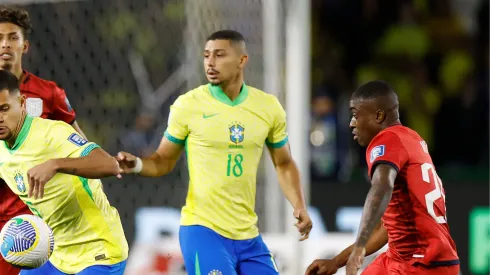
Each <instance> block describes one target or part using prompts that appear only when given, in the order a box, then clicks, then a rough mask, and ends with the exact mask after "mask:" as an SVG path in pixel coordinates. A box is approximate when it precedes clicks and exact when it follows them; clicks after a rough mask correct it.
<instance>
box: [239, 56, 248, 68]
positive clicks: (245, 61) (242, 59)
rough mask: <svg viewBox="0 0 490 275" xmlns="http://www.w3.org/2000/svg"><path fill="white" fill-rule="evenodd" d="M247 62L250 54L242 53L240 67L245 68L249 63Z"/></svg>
mask: <svg viewBox="0 0 490 275" xmlns="http://www.w3.org/2000/svg"><path fill="white" fill-rule="evenodd" d="M247 63H248V55H246V54H242V56H241V57H240V63H239V64H238V67H239V68H240V69H243V68H244V67H245V65H247Z"/></svg>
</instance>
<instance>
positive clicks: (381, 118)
mask: <svg viewBox="0 0 490 275" xmlns="http://www.w3.org/2000/svg"><path fill="white" fill-rule="evenodd" d="M385 119H386V112H385V111H383V110H377V111H376V123H378V124H381V123H382V122H383V121H385Z"/></svg>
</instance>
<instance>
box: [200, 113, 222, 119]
mask: <svg viewBox="0 0 490 275" xmlns="http://www.w3.org/2000/svg"><path fill="white" fill-rule="evenodd" d="M217 115H219V114H211V115H206V114H203V115H202V118H204V119H206V118H210V117H213V116H217Z"/></svg>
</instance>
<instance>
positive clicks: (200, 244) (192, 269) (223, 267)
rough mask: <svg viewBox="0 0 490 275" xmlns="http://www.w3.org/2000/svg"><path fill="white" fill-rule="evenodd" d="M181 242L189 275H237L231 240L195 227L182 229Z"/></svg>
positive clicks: (183, 227) (204, 228) (209, 230)
mask: <svg viewBox="0 0 490 275" xmlns="http://www.w3.org/2000/svg"><path fill="white" fill-rule="evenodd" d="M179 241H180V249H181V250H182V256H183V257H184V265H185V268H186V271H187V274H190V275H194V274H203V275H204V274H213V275H214V274H226V275H228V274H230V275H236V274H237V273H236V258H235V257H234V255H233V253H232V249H233V245H232V241H231V240H228V239H225V238H223V237H222V236H220V235H219V234H217V233H216V232H214V231H212V230H211V229H208V228H206V227H203V226H194V225H193V226H181V227H180V230H179ZM213 271H214V273H213Z"/></svg>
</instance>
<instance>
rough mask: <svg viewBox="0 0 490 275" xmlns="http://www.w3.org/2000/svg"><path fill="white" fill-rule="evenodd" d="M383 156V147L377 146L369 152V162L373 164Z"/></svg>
mask: <svg viewBox="0 0 490 275" xmlns="http://www.w3.org/2000/svg"><path fill="white" fill-rule="evenodd" d="M384 154H385V146H384V145H378V146H376V147H374V148H373V149H372V150H371V158H370V161H371V162H373V161H374V160H375V159H377V158H378V157H381V156H384Z"/></svg>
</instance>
